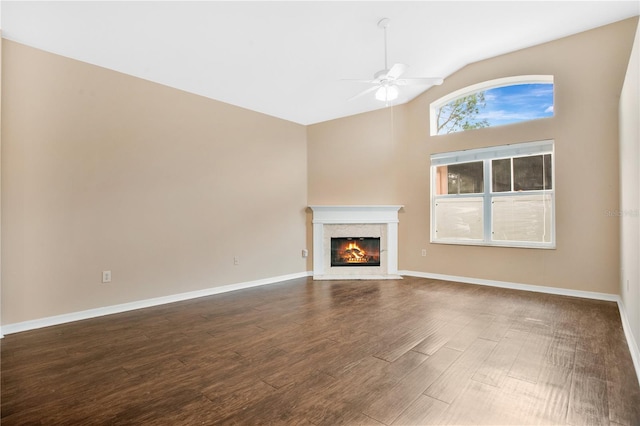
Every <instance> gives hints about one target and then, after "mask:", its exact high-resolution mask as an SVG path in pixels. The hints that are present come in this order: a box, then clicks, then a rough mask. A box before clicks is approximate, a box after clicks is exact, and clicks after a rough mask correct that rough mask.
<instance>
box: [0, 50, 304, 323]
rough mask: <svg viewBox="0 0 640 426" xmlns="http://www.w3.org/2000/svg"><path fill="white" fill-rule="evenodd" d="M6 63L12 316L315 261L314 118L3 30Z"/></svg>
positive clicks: (5, 202)
mask: <svg viewBox="0 0 640 426" xmlns="http://www.w3.org/2000/svg"><path fill="white" fill-rule="evenodd" d="M2 60H3V74H2V85H3V89H4V90H3V94H2V121H3V123H4V126H3V127H2V141H3V145H2V209H3V210H2V261H3V265H4V268H3V270H2V323H3V324H10V323H17V322H22V321H26V320H31V319H39V318H43V317H48V316H53V315H58V314H64V313H71V312H77V311H81V310H86V309H91V308H97V307H104V306H110V305H115V304H120V303H125V302H131V301H137V300H143V299H148V298H153V297H159V296H165V295H172V294H177V293H182V292H188V291H194V290H200V289H205V288H210V287H216V286H221V285H226V284H232V283H238V282H245V281H251V280H256V279H264V278H269V277H276V276H281V275H285V274H292V273H301V272H305V271H306V270H307V266H306V262H305V260H304V259H302V257H301V255H300V251H301V249H302V248H305V246H306V231H305V219H306V216H305V206H306V204H307V183H306V179H307V169H306V158H307V152H306V129H305V127H304V126H301V125H297V124H294V123H291V122H287V121H283V120H280V119H276V118H272V117H269V116H265V115H262V114H259V113H255V112H251V111H247V110H243V109H240V108H237V107H233V106H230V105H227V104H223V103H220V102H216V101H212V100H209V99H206V98H203V97H198V96H195V95H191V94H188V93H185V92H181V91H178V90H175V89H171V88H167V87H164V86H161V85H158V84H154V83H151V82H148V81H144V80H140V79H136V78H133V77H130V76H126V75H123V74H119V73H116V72H113V71H109V70H106V69H102V68H99V67H95V66H92V65H88V64H85V63H81V62H77V61H73V60H70V59H66V58H63V57H61V56H57V55H53V54H49V53H45V52H43V51H39V50H36V49H33V48H29V47H26V46H23V45H20V44H17V43H14V42H10V41H6V40H3V50H2ZM234 256H239V258H240V264H239V265H237V266H234V264H233V257H234ZM103 270H111V271H112V274H113V282H112V283H111V284H102V283H101V271H103Z"/></svg>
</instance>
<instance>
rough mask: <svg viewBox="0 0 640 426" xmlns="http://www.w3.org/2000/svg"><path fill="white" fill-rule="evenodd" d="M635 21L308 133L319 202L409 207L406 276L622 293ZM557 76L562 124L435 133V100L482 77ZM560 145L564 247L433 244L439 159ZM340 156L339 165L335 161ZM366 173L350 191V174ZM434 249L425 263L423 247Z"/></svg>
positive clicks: (524, 53)
mask: <svg viewBox="0 0 640 426" xmlns="http://www.w3.org/2000/svg"><path fill="white" fill-rule="evenodd" d="M636 24H637V19H636V18H634V19H630V20H626V21H622V22H619V23H616V24H613V25H609V26H606V27H602V28H599V29H595V30H592V31H588V32H585V33H582V34H578V35H575V36H571V37H568V38H564V39H561V40H556V41H553V42H550V43H547V44H543V45H540V46H536V47H532V48H529V49H525V50H521V51H518V52H514V53H511V54H507V55H504V56H500V57H496V58H493V59H489V60H486V61H482V62H478V63H475V64H471V65H468V66H466V67H465V68H463V69H461V70H460V71H458V72H456V73H455V74H453V75H451V76H450V77H448V78H447V79H446V81H445V83H444V84H443V85H442V86H437V87H434V88H432V89H430V90H428V91H427V92H426V93H424V94H423V95H421V96H420V97H418V98H416V99H415V100H414V101H412V102H410V103H409V104H406V105H403V106H401V107H394V108H390V109H385V110H382V111H377V112H373V113H369V114H362V115H358V116H355V117H350V118H345V119H340V120H334V121H329V122H325V123H320V124H316V125H313V126H310V127H309V130H308V151H309V165H308V169H309V204H343V203H344V204H404V205H405V208H404V210H403V211H402V212H401V215H400V228H399V229H400V253H399V267H400V269H403V270H409V271H417V272H425V273H434V274H445V275H453V276H462V277H470V278H476V279H489V280H498V281H507V282H514V283H522V284H533V285H543V286H551V287H561V288H567V289H576V290H584V291H593V292H603V293H617V292H618V285H619V284H618V283H619V276H620V274H619V232H618V222H617V221H616V220H614V219H612V218H611V217H609V216H607V215H606V211H608V210H615V209H617V208H618V205H619V194H618V187H619V184H618V148H617V146H618V98H619V95H620V91H621V87H622V82H623V79H624V75H625V72H626V68H627V62H628V58H629V53H630V50H631V45H632V42H633V34H634V30H635V28H636ZM525 74H551V75H554V77H555V117H554V118H551V119H544V120H538V121H533V122H528V123H520V124H514V125H509V126H502V127H495V128H487V129H480V130H475V131H471V132H464V133H457V134H451V135H445V136H437V137H431V136H429V104H430V103H431V102H433V101H435V100H437V99H438V98H440V97H442V96H444V95H446V94H448V93H450V92H453V91H455V90H458V89H460V88H464V87H466V86H469V85H472V84H475V83H479V82H482V81H487V80H492V79H496V78H500V77H508V76H514V75H525ZM542 139H554V140H555V151H556V227H557V248H556V249H555V250H540V249H512V248H498V247H474V246H460V245H442V244H430V243H429V223H430V217H429V215H430V210H429V197H430V186H429V156H430V154H432V153H437V152H446V151H456V150H462V149H469V148H477V147H485V146H492V145H503V144H509V143H516V142H526V141H533V140H542ZM331 159H335V160H337V161H330V160H331ZM350 174H357V175H359V176H366V177H367V178H368V182H370V183H371V184H370V185H364V186H361V187H358V188H356V187H354V186H351V185H349V186H345V185H343V184H342V179H341V178H340V177H343V176H345V175H346V176H349V175H350ZM422 248H426V249H427V256H426V257H422V256H421V255H420V251H421V249H422Z"/></svg>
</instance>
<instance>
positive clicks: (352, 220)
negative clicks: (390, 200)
mask: <svg viewBox="0 0 640 426" xmlns="http://www.w3.org/2000/svg"><path fill="white" fill-rule="evenodd" d="M309 207H310V208H311V210H312V211H313V279H314V280H331V279H335V280H337V279H401V278H402V277H401V276H400V275H398V211H399V210H400V209H401V208H402V206H400V205H368V206H365V205H358V206H344V205H338V206H336V205H333V206H332V205H324V206H319V205H313V206H309ZM349 238H351V242H352V243H353V244H355V249H349V248H348V243H347V246H345V247H344V248H343V250H347V249H348V250H352V253H353V255H354V256H355V257H357V256H360V255H362V258H364V257H365V256H371V257H374V259H369V258H367V260H366V261H363V260H356V259H351V261H350V262H348V261H347V260H346V259H345V261H344V262H336V261H335V252H334V253H332V240H333V241H336V240H338V239H340V240H341V241H343V242H344V241H348V239H349ZM364 241H369V242H371V241H377V242H378V244H379V248H378V253H377V254H375V255H373V254H371V251H372V250H371V248H372V247H373V246H370V245H366V247H362V246H360V245H359V243H360V242H362V243H363V244H364ZM334 244H335V243H334ZM366 244H369V243H366ZM334 250H335V246H334ZM358 250H359V251H360V252H358ZM362 251H364V254H362V253H361V252H362ZM373 251H374V252H375V249H374V250H373ZM349 255H351V253H349ZM342 257H345V258H346V257H347V253H343V255H342ZM370 260H371V261H370ZM356 265H357V267H352V266H356Z"/></svg>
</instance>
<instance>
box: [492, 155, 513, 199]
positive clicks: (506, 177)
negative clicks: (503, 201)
mask: <svg viewBox="0 0 640 426" xmlns="http://www.w3.org/2000/svg"><path fill="white" fill-rule="evenodd" d="M491 175H492V176H491V179H492V181H491V184H492V186H491V190H492V191H493V192H505V191H511V158H504V159H502V160H493V161H491Z"/></svg>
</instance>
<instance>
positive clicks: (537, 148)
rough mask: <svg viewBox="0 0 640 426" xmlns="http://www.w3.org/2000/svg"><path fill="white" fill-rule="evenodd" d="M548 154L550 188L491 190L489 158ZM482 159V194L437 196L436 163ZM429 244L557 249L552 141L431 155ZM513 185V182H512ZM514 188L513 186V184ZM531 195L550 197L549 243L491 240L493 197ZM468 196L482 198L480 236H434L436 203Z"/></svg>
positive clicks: (437, 164)
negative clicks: (467, 237)
mask: <svg viewBox="0 0 640 426" xmlns="http://www.w3.org/2000/svg"><path fill="white" fill-rule="evenodd" d="M543 154H551V175H552V179H553V181H552V182H553V183H552V189H543V190H531V191H522V192H514V191H507V192H493V188H492V176H493V174H492V170H491V164H492V160H499V159H504V158H514V157H525V156H532V155H543ZM478 161H482V162H483V180H484V182H483V186H484V191H483V192H482V193H475V194H443V195H437V188H436V174H437V167H438V166H445V165H453V164H461V163H469V162H478ZM430 169H431V172H430V176H431V238H430V241H431V243H434V244H460V245H481V246H497V247H523V248H541V249H555V248H556V232H555V222H556V220H555V204H556V202H555V188H556V179H555V155H554V141H553V140H543V141H536V142H525V143H518V144H511V145H503V146H494V147H488V148H479V149H470V150H465V151H455V152H445V153H439V154H432V155H431V167H430ZM512 185H513V182H512ZM512 187H513V186H512ZM531 195H548V196H550V197H551V215H550V216H551V224H550V232H551V235H550V241H549V242H532V241H511V240H494V239H493V229H492V224H493V220H492V219H493V205H492V199H493V198H497V197H504V196H509V197H514V196H516V197H517V196H523V197H525V196H531ZM469 197H476V198H483V205H482V216H483V222H482V225H483V239H482V240H472V239H438V238H437V236H436V229H437V223H436V203H437V201H438V200H439V199H463V198H469Z"/></svg>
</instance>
